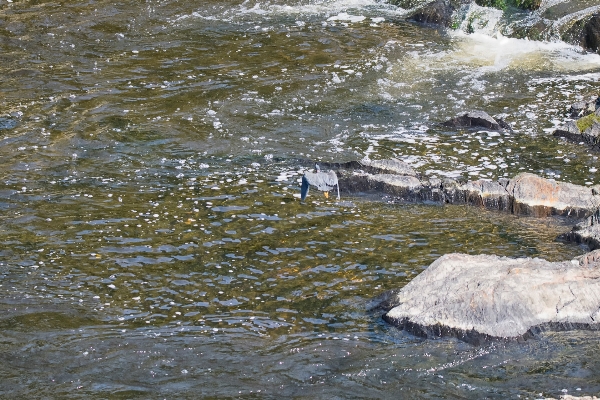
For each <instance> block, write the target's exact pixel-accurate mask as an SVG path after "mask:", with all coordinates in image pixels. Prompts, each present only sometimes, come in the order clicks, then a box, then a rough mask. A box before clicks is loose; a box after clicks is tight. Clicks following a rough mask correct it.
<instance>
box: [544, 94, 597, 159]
mask: <svg viewBox="0 0 600 400" xmlns="http://www.w3.org/2000/svg"><path fill="white" fill-rule="evenodd" d="M569 116H570V117H571V118H574V120H569V121H567V122H566V123H565V124H564V125H563V126H561V127H559V128H557V129H556V130H555V131H554V133H553V136H556V137H563V138H565V139H567V140H570V141H572V142H576V143H586V144H588V145H590V146H591V147H592V148H600V143H599V141H600V97H598V98H595V99H590V100H589V101H578V102H575V103H573V104H572V105H571V107H570V108H569Z"/></svg>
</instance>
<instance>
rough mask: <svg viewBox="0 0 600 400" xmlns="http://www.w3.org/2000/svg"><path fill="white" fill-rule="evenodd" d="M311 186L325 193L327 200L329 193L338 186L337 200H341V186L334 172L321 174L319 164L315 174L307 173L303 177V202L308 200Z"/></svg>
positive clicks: (301, 196) (301, 194)
mask: <svg viewBox="0 0 600 400" xmlns="http://www.w3.org/2000/svg"><path fill="white" fill-rule="evenodd" d="M310 185H313V186H315V187H316V188H317V189H319V190H320V191H322V192H325V198H329V191H330V190H333V188H334V187H336V186H337V194H338V195H337V199H338V200H339V199H340V185H339V184H338V179H337V175H336V174H335V172H333V171H329V172H321V168H320V167H319V164H315V172H305V173H304V176H303V177H302V186H301V188H300V199H301V200H302V201H304V199H306V196H307V195H308V189H309V187H310Z"/></svg>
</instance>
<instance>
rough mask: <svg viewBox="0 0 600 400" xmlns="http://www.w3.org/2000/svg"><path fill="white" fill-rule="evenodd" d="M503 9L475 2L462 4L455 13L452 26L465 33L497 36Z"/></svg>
mask: <svg viewBox="0 0 600 400" xmlns="http://www.w3.org/2000/svg"><path fill="white" fill-rule="evenodd" d="M503 14H504V13H503V11H502V10H498V9H495V8H490V7H481V6H478V5H477V4H475V3H471V4H466V5H463V6H461V7H460V8H459V9H458V11H456V12H455V13H454V18H453V23H452V28H453V29H458V30H461V31H463V32H465V33H480V34H484V35H488V36H492V37H493V36H496V35H497V33H499V29H500V27H501V24H502V22H503V21H502V17H503Z"/></svg>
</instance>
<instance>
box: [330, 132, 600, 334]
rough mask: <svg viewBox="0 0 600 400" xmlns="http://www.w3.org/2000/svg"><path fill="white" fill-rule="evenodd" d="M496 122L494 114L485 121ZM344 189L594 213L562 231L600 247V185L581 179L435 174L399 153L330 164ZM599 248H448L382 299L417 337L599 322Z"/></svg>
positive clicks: (518, 210) (536, 211)
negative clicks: (517, 255) (547, 255)
mask: <svg viewBox="0 0 600 400" xmlns="http://www.w3.org/2000/svg"><path fill="white" fill-rule="evenodd" d="M482 123H487V122H482ZM326 166H327V167H329V168H333V169H336V170H337V172H338V175H339V182H340V189H341V191H342V193H343V194H346V195H348V194H357V193H377V194H379V195H381V196H383V197H384V198H385V199H386V200H388V201H401V202H406V201H408V202H438V203H440V204H469V205H473V206H479V207H485V208H487V209H492V210H497V211H502V212H510V213H514V214H519V215H529V216H536V217H547V216H551V215H561V216H566V217H571V218H574V219H581V218H585V219H584V220H583V221H581V222H579V223H578V224H577V225H576V226H575V227H574V228H573V229H572V231H570V232H567V233H565V234H563V235H561V236H560V239H562V240H567V241H573V242H576V243H583V244H586V245H588V246H589V247H590V248H591V249H597V248H599V249H600V224H599V221H600V211H599V207H600V185H596V186H593V187H587V186H579V185H574V184H571V183H567V182H558V181H555V180H551V179H546V178H542V177H540V176H537V175H534V174H530V173H523V174H519V175H516V176H515V177H513V178H512V179H501V180H499V181H486V180H476V181H468V182H459V181H456V180H452V179H437V178H436V179H426V178H423V177H421V176H420V175H419V174H418V173H417V172H416V171H415V170H414V169H412V168H411V167H410V166H409V165H407V164H406V163H404V162H402V161H399V160H395V159H392V160H379V161H371V160H362V161H360V162H356V161H354V162H349V163H344V164H326ZM599 282H600V250H596V251H592V252H590V253H587V254H585V255H583V256H581V257H579V258H578V259H576V260H570V261H564V262H549V261H546V260H543V259H540V258H534V259H532V258H522V259H513V258H506V257H499V256H495V255H479V256H472V255H466V254H446V255H444V256H442V257H440V258H439V259H438V260H436V261H435V262H434V263H433V264H431V266H429V267H428V268H427V269H426V270H425V271H424V272H422V273H421V274H420V275H419V276H417V278H415V279H414V280H412V281H411V282H410V283H409V284H407V285H406V286H405V287H403V288H402V289H400V290H394V291H390V292H387V293H385V294H384V295H382V296H381V297H380V298H379V299H377V300H376V301H375V307H376V308H380V309H383V310H385V311H386V314H385V315H384V320H386V321H388V322H389V323H391V324H393V325H395V326H398V327H399V328H401V329H404V330H406V331H408V332H410V333H412V334H415V335H417V336H422V337H427V338H436V337H442V336H452V337H457V338H459V339H461V340H465V341H468V342H470V343H475V344H478V343H482V342H484V341H487V340H491V339H498V338H503V339H517V340H522V339H527V338H529V337H532V336H534V335H535V334H536V333H539V332H542V331H544V330H547V329H552V330H568V329H594V330H596V329H599V328H600V325H598V322H599V321H600V314H598V310H600V283H599Z"/></svg>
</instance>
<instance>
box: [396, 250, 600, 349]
mask: <svg viewBox="0 0 600 400" xmlns="http://www.w3.org/2000/svg"><path fill="white" fill-rule="evenodd" d="M594 258H595V256H594V257H592V262H591V263H588V264H585V265H582V264H580V262H579V261H578V260H574V261H566V262H549V261H546V260H543V259H539V258H533V259H532V258H517V259H515V258H508V257H498V256H492V255H477V256H473V255H467V254H446V255H444V256H442V257H440V258H439V259H437V260H436V261H434V262H433V263H432V264H431V265H430V266H429V268H427V269H426V270H425V271H423V272H422V273H421V274H419V275H418V276H417V277H416V278H415V279H413V280H412V281H410V282H409V283H408V284H407V285H406V286H404V287H403V288H402V289H401V290H400V291H399V292H398V293H397V295H395V296H394V295H393V294H392V295H390V296H388V297H387V298H386V299H385V306H387V307H390V306H394V307H393V308H391V309H390V310H389V311H388V312H387V313H386V314H385V315H384V320H385V321H387V322H389V323H391V324H393V325H395V326H398V327H400V328H402V329H405V330H407V331H409V332H410V333H412V334H415V335H417V336H422V337H427V338H438V337H441V336H453V337H457V338H459V339H462V340H465V341H468V342H471V343H475V344H478V343H482V342H484V341H487V340H489V339H494V338H503V339H527V338H529V337H531V336H533V335H534V334H536V333H538V332H540V331H543V330H546V329H552V330H567V329H599V328H600V327H599V325H598V322H597V321H599V318H600V265H599V264H598V263H597V262H595V261H593V259H594Z"/></svg>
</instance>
